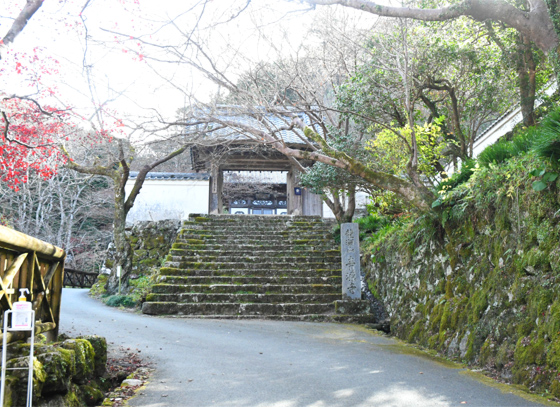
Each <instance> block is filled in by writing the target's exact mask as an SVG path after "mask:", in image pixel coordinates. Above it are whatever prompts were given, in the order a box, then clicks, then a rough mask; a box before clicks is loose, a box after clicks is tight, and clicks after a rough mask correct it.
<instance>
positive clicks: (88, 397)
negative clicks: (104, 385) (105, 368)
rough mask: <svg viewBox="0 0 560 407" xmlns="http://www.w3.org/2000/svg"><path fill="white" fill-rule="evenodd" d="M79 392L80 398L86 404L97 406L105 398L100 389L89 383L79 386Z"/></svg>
mask: <svg viewBox="0 0 560 407" xmlns="http://www.w3.org/2000/svg"><path fill="white" fill-rule="evenodd" d="M79 394H80V399H81V400H83V402H84V404H85V405H86V406H98V405H99V404H100V403H101V402H102V401H103V399H104V398H105V395H104V394H103V392H102V391H101V390H99V389H98V388H97V387H95V386H91V385H89V384H86V385H83V386H80V387H79ZM84 404H82V405H84Z"/></svg>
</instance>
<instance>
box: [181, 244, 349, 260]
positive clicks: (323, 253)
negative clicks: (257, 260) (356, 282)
mask: <svg viewBox="0 0 560 407" xmlns="http://www.w3.org/2000/svg"><path fill="white" fill-rule="evenodd" d="M178 247H182V248H172V249H171V250H170V254H171V255H172V256H194V255H196V256H197V257H198V256H199V257H201V258H203V257H207V256H216V255H218V256H220V257H222V256H223V257H236V256H239V255H242V256H249V257H263V258H275V257H281V256H286V257H287V256H288V254H287V253H286V251H279V250H270V249H264V248H252V249H250V250H249V249H246V250H238V249H234V250H229V249H228V250H218V249H216V250H195V249H191V248H188V246H178ZM183 247H187V248H183ZM290 256H293V257H294V258H300V257H309V256H316V257H320V258H328V259H331V258H333V259H340V250H309V251H306V252H304V251H294V252H293V254H290Z"/></svg>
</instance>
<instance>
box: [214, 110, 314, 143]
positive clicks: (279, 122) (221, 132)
mask: <svg viewBox="0 0 560 407" xmlns="http://www.w3.org/2000/svg"><path fill="white" fill-rule="evenodd" d="M237 109H239V111H236V110H237ZM243 109H244V108H242V107H236V106H221V107H220V106H219V107H218V111H219V113H217V114H216V116H215V117H216V118H217V119H216V122H218V123H219V122H230V123H231V122H233V123H239V124H240V125H245V126H248V127H251V128H254V129H257V130H261V131H265V132H267V133H270V132H271V130H272V131H274V130H276V129H280V128H282V127H288V126H289V125H290V124H291V121H292V118H293V116H298V117H299V118H300V119H301V120H303V122H304V123H305V124H306V125H311V119H310V117H309V116H308V115H307V114H306V113H303V112H298V111H294V112H293V113H289V112H288V111H286V115H285V116H281V115H280V114H278V113H269V112H267V111H266V110H265V109H264V108H254V111H253V112H251V113H250V114H249V113H243ZM245 110H246V109H245ZM222 111H223V113H222ZM288 113H289V114H288ZM256 116H258V119H257V117H256ZM217 125H219V124H217ZM315 130H316V131H317V132H318V133H319V134H321V133H322V130H321V129H320V128H316V129H315ZM275 134H276V135H278V136H279V137H280V138H281V139H282V140H283V141H284V142H285V143H287V144H306V143H305V141H304V140H305V136H304V135H303V131H302V130H300V129H298V128H294V129H293V130H280V131H278V132H276V133H275ZM211 135H212V136H213V137H216V138H223V139H226V140H236V141H237V140H239V141H242V140H250V139H251V138H250V137H248V136H247V135H245V134H243V133H242V132H240V131H238V130H235V129H232V128H229V127H226V128H223V129H217V130H215V131H213V132H212V133H211Z"/></svg>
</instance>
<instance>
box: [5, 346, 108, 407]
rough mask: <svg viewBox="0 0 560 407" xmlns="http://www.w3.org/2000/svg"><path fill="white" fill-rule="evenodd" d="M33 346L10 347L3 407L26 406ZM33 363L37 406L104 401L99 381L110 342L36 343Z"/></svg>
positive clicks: (34, 394) (34, 402) (64, 405)
mask: <svg viewBox="0 0 560 407" xmlns="http://www.w3.org/2000/svg"><path fill="white" fill-rule="evenodd" d="M29 350H30V345H29V344H28V343H21V342H16V343H12V344H9V345H8V353H7V362H6V367H7V368H24V369H23V370H8V371H7V376H6V390H5V397H4V406H2V407H16V406H24V405H25V402H26V392H27V374H28V370H27V369H26V368H27V366H28V362H29ZM34 354H35V357H34V361H33V405H34V406H61V407H74V406H75V407H79V406H97V405H99V404H100V403H101V402H102V401H103V397H104V393H103V391H102V390H101V389H102V388H103V384H102V383H100V382H99V378H100V377H101V376H102V375H103V374H104V373H105V369H106V364H107V342H106V341H105V338H102V337H99V336H84V337H79V338H76V339H67V340H64V341H62V342H56V343H36V344H35V349H34Z"/></svg>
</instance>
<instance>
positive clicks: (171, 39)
mask: <svg viewBox="0 0 560 407" xmlns="http://www.w3.org/2000/svg"><path fill="white" fill-rule="evenodd" d="M11 2H12V3H13V5H14V6H13V7H12V9H11V10H9V12H10V13H11V15H14V13H16V12H17V11H19V8H18V7H21V6H22V5H23V0H20V1H14V0H11ZM83 3H84V1H79V2H78V3H74V2H72V1H66V2H57V1H54V0H45V2H44V5H43V6H42V8H41V9H40V10H39V12H38V13H37V14H36V15H35V16H33V18H32V19H31V20H30V21H29V23H28V25H27V27H26V28H25V29H24V30H23V32H22V33H21V34H20V35H19V36H18V37H17V38H16V40H15V42H14V44H13V46H12V51H11V52H10V54H8V55H5V56H4V58H3V60H2V61H0V69H1V70H2V72H1V75H2V76H3V82H4V89H3V91H4V92H5V93H17V94H22V93H23V94H32V92H33V90H32V89H30V88H29V86H28V82H25V79H26V78H27V77H26V73H27V74H30V72H31V71H33V70H36V71H41V70H43V69H44V66H45V64H44V63H29V62H26V61H25V58H22V55H25V54H27V55H34V53H35V52H37V53H38V55H39V57H40V60H45V59H47V60H48V59H49V58H52V59H56V60H57V61H59V63H58V64H55V63H53V62H48V63H47V64H46V66H47V67H50V66H55V67H57V69H58V71H59V73H58V74H42V79H41V83H42V86H44V87H51V88H56V97H57V98H58V103H62V104H66V105H68V106H72V107H73V108H74V110H75V111H76V112H79V113H80V114H81V115H82V116H84V117H86V118H90V117H91V116H92V112H94V110H95V109H94V102H92V96H91V95H92V94H93V95H94V100H95V103H107V106H109V108H110V109H111V110H113V111H114V113H115V116H117V117H121V118H124V119H125V120H126V119H127V118H131V119H132V118H135V120H138V119H137V117H138V116H146V117H148V116H153V115H154V113H155V112H158V113H159V114H162V115H164V116H166V118H169V117H173V116H174V113H175V111H176V110H177V108H180V107H182V106H183V104H184V103H185V101H186V100H187V97H186V95H185V92H184V91H180V90H179V89H178V88H181V89H183V90H184V89H187V93H190V92H191V91H192V93H193V94H194V95H195V97H196V98H198V99H200V100H208V99H209V97H210V95H211V94H212V93H214V92H216V89H217V88H216V87H215V85H213V84H212V83H211V82H209V81H208V80H206V79H205V78H204V77H203V76H202V75H201V74H200V73H199V72H197V71H195V70H193V69H191V68H189V67H188V66H186V65H182V64H181V65H179V64H170V63H161V62H155V61H154V60H152V59H150V57H154V58H156V59H158V58H167V57H166V56H165V55H164V53H163V52H162V51H163V49H162V48H161V49H159V50H158V49H157V48H153V47H146V46H144V45H142V44H141V43H139V41H137V40H136V39H134V38H131V37H137V38H141V39H142V40H144V41H146V42H150V43H152V42H153V43H158V44H159V45H180V44H181V43H182V42H184V41H185V36H186V35H190V34H191V33H192V35H193V38H196V40H197V41H198V42H199V43H200V44H201V45H202V46H203V48H204V51H205V52H207V53H209V54H210V55H212V57H213V58H215V59H216V60H217V61H218V63H219V64H220V65H221V67H224V68H225V70H226V71H227V72H228V74H231V75H232V77H234V78H235V74H236V73H237V72H241V71H243V70H244V69H247V68H248V67H249V66H251V65H252V64H254V63H256V62H257V61H262V60H271V59H274V58H276V57H277V56H278V55H281V54H282V53H294V52H297V49H298V47H299V46H300V44H301V43H302V42H304V41H307V42H309V41H310V38H309V37H308V36H306V32H307V27H308V26H311V25H312V20H313V18H314V16H315V15H316V13H317V11H308V12H305V11H303V10H305V9H307V6H306V5H304V4H302V3H300V2H296V1H282V0H253V1H252V2H251V4H250V6H249V7H248V8H247V9H246V10H244V11H242V12H241V13H239V15H238V16H237V17H236V18H234V19H232V20H231V21H229V22H227V20H230V19H231V17H232V15H235V14H237V12H238V11H239V10H240V8H241V7H242V6H243V5H244V4H245V1H244V0H213V1H210V2H209V3H208V5H207V6H206V8H205V10H204V13H202V8H201V3H203V2H202V1H200V0H140V1H139V3H140V4H135V3H134V1H133V0H118V1H117V0H93V1H91V3H90V6H89V7H88V8H87V9H86V11H85V13H84V14H83V18H84V19H85V22H86V27H87V32H88V41H87V44H86V41H85V38H86V34H85V30H84V26H83V25H80V24H76V23H77V22H79V18H77V17H76V16H78V15H79V11H80V8H81V6H82V5H83ZM5 15H6V14H2V16H5ZM356 15H357V16H359V17H360V18H362V19H364V20H368V19H369V20H371V18H372V16H371V15H367V16H366V15H364V13H360V12H356ZM171 20H173V22H172V23H170V21H171ZM0 23H1V25H0V35H4V33H5V31H6V30H7V29H8V28H9V26H10V25H11V21H10V20H9V19H6V18H2V19H0ZM217 23H219V24H217ZM197 24H198V25H197ZM216 24H217V25H216ZM195 26H197V27H198V30H196V31H195V32H193V28H194V27H195ZM180 32H182V33H183V35H182V36H181V35H180ZM117 33H120V34H126V36H120V35H119V34H117ZM259 33H260V34H262V33H265V38H263V36H262V35H259ZM129 36H130V37H129ZM117 39H120V40H121V42H120V43H119V42H117V41H116V40H117ZM271 44H272V46H271ZM86 45H87V48H86ZM34 50H35V51H34ZM14 52H15V53H14ZM190 52H191V51H190V50H186V51H185V53H186V54H187V55H191V56H192V54H190ZM139 54H141V55H142V56H139ZM84 56H85V59H84ZM16 58H18V59H17V61H16ZM18 61H21V63H22V65H24V66H26V67H28V68H29V69H27V70H26V71H25V72H24V73H23V74H17V73H15V64H16V63H17V62H18ZM84 61H85V64H86V65H87V66H89V67H90V70H89V73H90V76H89V78H90V80H89V81H88V79H87V78H88V76H87V75H86V71H87V69H86V68H84Z"/></svg>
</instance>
